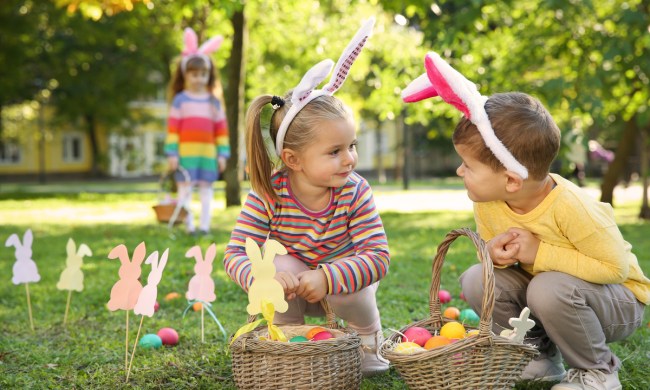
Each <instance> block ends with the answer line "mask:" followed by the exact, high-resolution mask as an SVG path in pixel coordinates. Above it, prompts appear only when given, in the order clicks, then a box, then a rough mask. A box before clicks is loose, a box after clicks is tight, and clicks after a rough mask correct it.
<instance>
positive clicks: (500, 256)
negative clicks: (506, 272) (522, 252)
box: [487, 230, 519, 266]
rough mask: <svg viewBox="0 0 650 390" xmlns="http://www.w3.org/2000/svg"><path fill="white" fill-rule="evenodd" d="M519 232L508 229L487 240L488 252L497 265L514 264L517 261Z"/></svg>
mask: <svg viewBox="0 0 650 390" xmlns="http://www.w3.org/2000/svg"><path fill="white" fill-rule="evenodd" d="M516 238H517V234H516V233H514V232H511V231H510V230H508V231H507V232H505V233H502V234H499V235H498V236H495V237H494V238H493V239H491V240H490V241H488V242H487V248H488V253H489V254H490V258H491V259H492V263H494V264H495V265H503V266H508V265H513V264H515V263H516V262H517V256H518V253H519V244H518V243H516V242H515V239H516Z"/></svg>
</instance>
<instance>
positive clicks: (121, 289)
mask: <svg viewBox="0 0 650 390" xmlns="http://www.w3.org/2000/svg"><path fill="white" fill-rule="evenodd" d="M145 254H146V248H145V245H144V242H141V243H140V244H139V245H138V246H137V247H136V248H135V250H134V251H133V258H132V259H131V260H130V261H129V251H128V250H127V249H126V246H124V245H123V244H120V245H118V246H116V247H115V248H113V250H111V252H110V253H109V254H108V258H109V259H115V258H119V259H120V262H121V263H122V264H121V265H120V270H119V271H118V274H119V276H120V280H118V281H117V283H115V284H114V285H113V288H112V289H111V299H110V300H109V301H108V304H107V306H108V309H109V310H111V311H115V310H118V309H121V310H131V309H133V308H134V307H135V304H136V302H137V301H138V297H139V296H140V292H141V291H142V284H141V283H140V280H138V278H139V277H140V274H141V273H142V270H141V268H140V267H141V266H142V261H143V260H144V255H145Z"/></svg>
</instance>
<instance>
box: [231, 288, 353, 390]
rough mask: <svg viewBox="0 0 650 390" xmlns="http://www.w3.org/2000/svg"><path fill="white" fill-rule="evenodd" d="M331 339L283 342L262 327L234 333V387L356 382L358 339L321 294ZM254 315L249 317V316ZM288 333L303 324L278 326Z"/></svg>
mask: <svg viewBox="0 0 650 390" xmlns="http://www.w3.org/2000/svg"><path fill="white" fill-rule="evenodd" d="M321 303H323V307H324V308H325V313H326V316H327V324H326V325H323V326H324V327H327V328H329V329H328V330H330V332H331V333H332V334H333V335H334V338H333V339H330V340H322V341H318V342H309V341H308V342H298V343H285V342H279V341H267V340H261V339H260V336H264V335H266V333H267V327H266V326H261V327H258V328H256V329H255V330H254V331H252V332H249V333H246V334H244V335H242V336H239V337H238V338H237V339H236V340H235V341H234V342H233V343H232V344H231V345H230V352H231V355H232V374H233V378H234V380H235V383H236V384H237V387H238V388H239V389H260V390H261V389H264V390H267V389H318V390H325V389H328V390H329V389H341V390H344V389H358V388H359V387H360V386H361V339H360V338H359V336H358V335H357V334H356V332H355V331H353V330H351V329H348V328H341V327H339V326H338V324H337V323H336V318H335V316H334V313H333V312H332V310H331V309H330V307H329V304H327V303H326V301H325V300H323V301H322V302H321ZM254 320H255V316H252V317H249V322H252V321H254ZM279 327H280V328H281V329H282V331H283V332H284V333H285V335H286V336H287V337H288V338H291V337H292V336H294V335H298V334H303V335H304V333H305V330H306V329H307V328H311V327H313V325H312V326H308V325H281V326H279Z"/></svg>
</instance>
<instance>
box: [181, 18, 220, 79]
mask: <svg viewBox="0 0 650 390" xmlns="http://www.w3.org/2000/svg"><path fill="white" fill-rule="evenodd" d="M222 43H223V36H221V35H217V36H214V37H212V38H210V39H208V40H207V41H206V42H205V43H203V44H202V45H201V46H200V47H199V38H198V37H197V36H196V32H194V30H192V28H190V27H187V28H186V29H185V30H184V31H183V51H182V52H181V54H182V56H183V57H182V58H181V70H182V71H183V73H185V67H186V66H187V61H188V60H189V59H190V58H191V57H193V56H198V57H201V58H203V59H204V60H205V62H206V63H208V64H209V66H210V67H212V61H210V57H208V55H209V54H212V53H214V52H215V51H217V50H218V49H219V47H220V46H221V44H222Z"/></svg>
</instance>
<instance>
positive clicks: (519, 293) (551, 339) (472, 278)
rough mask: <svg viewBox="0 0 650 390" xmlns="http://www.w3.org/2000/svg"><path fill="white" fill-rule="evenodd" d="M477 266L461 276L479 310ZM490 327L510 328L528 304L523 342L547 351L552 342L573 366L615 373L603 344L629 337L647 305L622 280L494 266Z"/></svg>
mask: <svg viewBox="0 0 650 390" xmlns="http://www.w3.org/2000/svg"><path fill="white" fill-rule="evenodd" d="M482 272H483V271H482V266H481V264H476V265H474V266H472V267H470V268H469V269H468V270H467V271H465V273H463V274H462V275H461V277H460V283H461V287H462V289H463V294H464V295H465V299H466V300H467V302H468V303H469V304H470V306H471V307H472V309H474V311H476V312H477V313H479V314H480V310H481V300H482V297H483V276H482ZM494 280H495V281H494V284H495V288H494V300H495V303H494V313H493V325H492V330H493V331H494V333H495V334H499V333H500V332H501V330H503V329H504V328H508V329H510V328H511V327H510V325H509V324H508V320H509V319H510V318H511V317H519V314H520V313H521V310H522V309H523V308H524V307H526V306H528V308H529V309H530V312H531V319H533V320H534V321H535V322H536V325H535V327H533V328H532V329H531V330H530V331H529V332H528V333H527V335H526V340H525V342H526V343H530V344H533V345H536V346H538V347H539V349H540V351H545V350H547V349H548V348H549V346H550V345H551V343H554V344H555V345H556V346H557V347H558V348H559V349H560V352H561V353H562V356H563V357H564V360H565V362H566V363H567V364H568V365H569V367H571V368H581V369H598V370H603V371H605V372H607V373H611V372H614V371H617V370H618V369H619V368H620V366H621V361H620V360H619V359H618V357H616V355H614V353H612V351H611V350H610V349H609V347H608V346H607V343H610V342H613V341H619V340H623V339H625V338H626V337H628V336H630V335H631V334H632V333H633V332H634V330H635V329H637V328H638V327H639V326H641V323H642V322H643V311H644V309H645V305H644V304H642V303H641V302H639V301H638V300H637V299H636V298H635V296H634V294H633V293H632V291H630V290H629V289H628V288H626V287H625V286H623V285H621V284H605V285H602V284H594V283H589V282H586V281H584V280H582V279H579V278H576V277H574V276H571V275H568V274H565V273H562V272H542V273H540V274H538V275H536V276H534V277H533V276H531V275H530V274H528V273H526V272H524V271H523V270H522V269H520V268H519V267H518V266H514V267H508V268H501V269H500V268H495V269H494Z"/></svg>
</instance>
